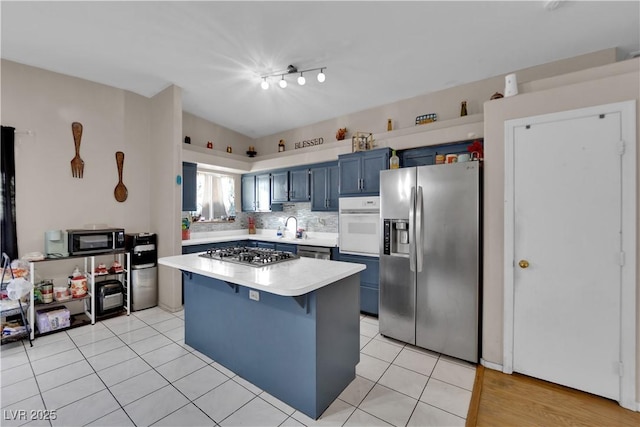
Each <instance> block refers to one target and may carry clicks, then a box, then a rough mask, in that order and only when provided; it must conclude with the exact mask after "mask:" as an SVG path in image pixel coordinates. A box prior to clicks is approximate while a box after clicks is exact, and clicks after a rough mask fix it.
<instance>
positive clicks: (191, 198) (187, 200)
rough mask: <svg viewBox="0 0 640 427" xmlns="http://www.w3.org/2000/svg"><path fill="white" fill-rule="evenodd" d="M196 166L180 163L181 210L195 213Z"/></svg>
mask: <svg viewBox="0 0 640 427" xmlns="http://www.w3.org/2000/svg"><path fill="white" fill-rule="evenodd" d="M197 182H198V165H197V164H195V163H187V162H182V210H183V211H195V210H197V209H198V207H197Z"/></svg>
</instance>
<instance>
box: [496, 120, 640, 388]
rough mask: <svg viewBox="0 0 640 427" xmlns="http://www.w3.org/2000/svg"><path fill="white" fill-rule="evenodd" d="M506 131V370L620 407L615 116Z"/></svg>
mask: <svg viewBox="0 0 640 427" xmlns="http://www.w3.org/2000/svg"><path fill="white" fill-rule="evenodd" d="M512 131H513V149H512V152H511V154H513V157H512V161H513V187H512V188H513V195H512V197H513V213H512V214H513V254H512V255H513V261H514V262H513V266H512V269H513V271H512V275H513V370H514V371H517V372H521V373H523V374H526V375H530V376H533V377H537V378H541V379H544V380H548V381H551V382H554V383H558V384H562V385H566V386H569V387H572V388H576V389H579V390H584V391H587V392H590V393H593V394H597V395H600V396H605V397H608V398H612V399H615V400H620V376H621V369H620V363H621V353H620V350H621V295H622V293H621V286H622V274H621V270H622V267H621V252H622V236H621V230H622V223H621V222H622V196H621V194H622V184H621V182H622V181H621V176H622V174H621V153H620V149H621V145H620V141H621V135H620V133H621V117H620V114H619V113H615V112H614V113H609V114H605V115H599V114H590V115H585V116H582V117H573V118H566V119H554V120H551V121H547V122H544V121H543V122H538V123H532V124H531V125H521V126H517V127H514V128H512ZM509 161H510V159H507V162H509ZM634 238H635V237H634Z"/></svg>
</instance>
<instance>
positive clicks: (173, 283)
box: [148, 86, 182, 311]
mask: <svg viewBox="0 0 640 427" xmlns="http://www.w3.org/2000/svg"><path fill="white" fill-rule="evenodd" d="M181 138H182V91H181V89H180V88H178V87H176V86H170V87H168V88H167V89H165V90H164V91H162V92H160V93H159V94H157V95H156V96H154V97H153V98H151V147H150V148H151V149H150V150H149V153H148V155H149V158H150V160H151V165H152V167H151V185H150V187H149V191H150V193H151V209H150V211H149V212H148V214H149V216H150V217H151V225H152V226H153V228H155V229H156V230H158V231H157V233H158V257H165V256H171V255H176V254H180V253H182V236H181V232H180V224H181V217H180V213H181V210H182V186H181V185H180V184H178V183H177V181H176V178H177V177H178V176H182V142H181ZM181 289H182V287H181V273H180V271H178V270H176V269H175V268H169V267H165V266H159V267H158V304H159V305H160V306H161V307H163V308H165V309H167V310H170V311H177V310H179V309H181V308H182V291H181Z"/></svg>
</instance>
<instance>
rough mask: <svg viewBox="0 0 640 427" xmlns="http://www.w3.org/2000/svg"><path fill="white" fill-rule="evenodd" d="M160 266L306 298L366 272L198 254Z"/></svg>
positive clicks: (335, 264)
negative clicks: (256, 262) (264, 263)
mask: <svg viewBox="0 0 640 427" xmlns="http://www.w3.org/2000/svg"><path fill="white" fill-rule="evenodd" d="M158 263H159V264H161V265H166V266H168V267H173V268H178V269H180V270H183V271H189V272H192V273H196V274H200V275H203V276H207V277H213V278H214V279H220V280H224V281H227V282H231V283H236V284H238V285H243V286H247V287H249V288H252V289H256V290H260V291H265V292H270V293H272V294H276V295H282V296H299V295H304V294H306V293H309V292H312V291H315V290H317V289H320V288H322V287H323V286H326V285H329V284H331V283H333V282H336V281H338V280H340V279H344V278H345V277H348V276H351V275H353V274H356V273H358V272H360V271H362V270H364V269H365V268H366V266H365V265H363V264H355V263H351V262H341V261H329V260H322V259H315V258H304V257H302V258H298V259H296V260H293V261H286V262H280V263H277V264H273V265H268V266H264V267H251V266H249V265H240V264H234V263H230V262H225V261H220V260H216V259H209V258H203V257H201V256H198V254H188V255H176V256H170V257H164V258H160V259H158Z"/></svg>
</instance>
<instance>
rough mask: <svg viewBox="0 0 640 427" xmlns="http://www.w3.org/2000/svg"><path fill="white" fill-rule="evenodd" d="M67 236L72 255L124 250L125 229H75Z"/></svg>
mask: <svg viewBox="0 0 640 427" xmlns="http://www.w3.org/2000/svg"><path fill="white" fill-rule="evenodd" d="M67 234H68V236H69V253H70V254H71V255H84V254H87V255H90V254H100V253H105V252H113V251H118V250H123V249H124V229H123V228H105V229H101V230H88V229H75V230H67Z"/></svg>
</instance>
